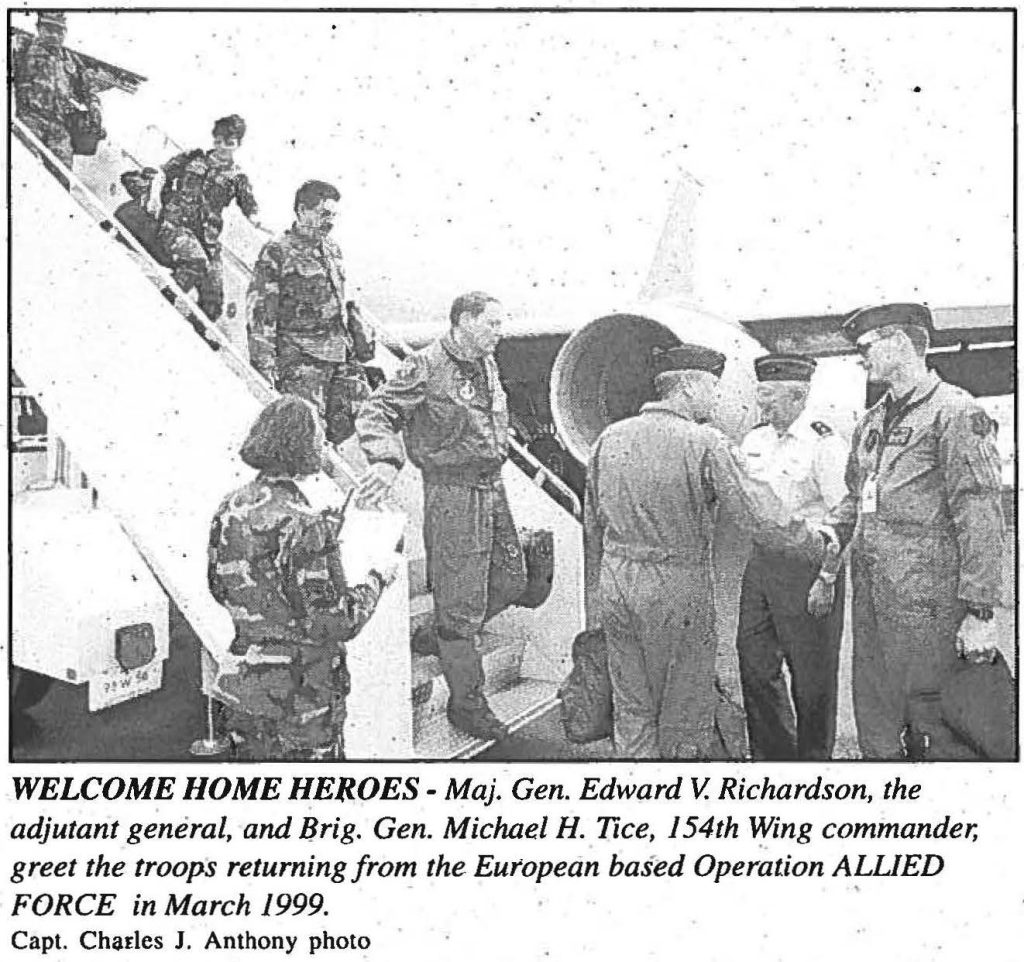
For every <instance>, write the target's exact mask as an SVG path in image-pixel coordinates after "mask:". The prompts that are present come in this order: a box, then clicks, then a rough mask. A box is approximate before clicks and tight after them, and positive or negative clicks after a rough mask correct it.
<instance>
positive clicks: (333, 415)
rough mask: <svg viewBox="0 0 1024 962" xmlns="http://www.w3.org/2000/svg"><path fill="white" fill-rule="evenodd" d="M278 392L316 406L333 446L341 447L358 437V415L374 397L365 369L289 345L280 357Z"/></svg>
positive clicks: (282, 350) (280, 353)
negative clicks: (372, 396) (321, 358)
mask: <svg viewBox="0 0 1024 962" xmlns="http://www.w3.org/2000/svg"><path fill="white" fill-rule="evenodd" d="M277 389H278V390H279V391H281V392H282V393H287V394H297V395H298V396H299V397H302V398H305V399H306V400H307V401H309V402H310V403H311V404H313V406H314V407H316V409H317V410H318V411H319V412H320V417H322V418H323V419H324V424H325V426H326V434H327V440H328V441H330V442H331V443H332V444H341V442H342V441H345V440H347V439H348V438H350V437H351V436H352V435H353V434H354V433H355V416H356V412H357V411H358V410H359V406H360V405H361V404H362V403H363V401H365V400H366V399H367V398H368V397H369V396H370V387H369V385H368V384H367V383H366V375H365V373H364V372H363V368H362V366H361V365H358V364H339V363H336V362H335V361H321V360H320V359H318V358H315V357H311V356H310V355H308V354H304V353H303V352H302V351H300V350H298V349H296V348H294V347H288V346H285V345H282V346H281V347H279V348H278V353H277Z"/></svg>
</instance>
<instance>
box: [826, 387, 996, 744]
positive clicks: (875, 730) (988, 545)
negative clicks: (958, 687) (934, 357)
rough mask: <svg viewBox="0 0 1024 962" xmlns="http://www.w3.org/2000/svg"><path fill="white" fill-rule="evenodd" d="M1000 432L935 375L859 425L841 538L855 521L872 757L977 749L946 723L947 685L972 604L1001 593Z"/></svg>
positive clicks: (864, 729)
mask: <svg viewBox="0 0 1024 962" xmlns="http://www.w3.org/2000/svg"><path fill="white" fill-rule="evenodd" d="M994 431H995V427H994V422H993V421H992V420H991V418H989V416H988V415H987V414H986V413H985V411H984V410H983V409H982V408H981V406H980V405H979V404H978V403H977V401H976V400H975V399H974V398H973V397H971V396H970V395H969V394H968V393H967V392H966V391H963V390H961V389H960V388H957V387H954V386H953V385H950V384H946V383H945V382H944V381H941V380H940V379H939V378H937V377H936V376H935V375H931V376H930V377H929V379H928V381H927V382H926V383H925V384H924V385H922V386H920V387H918V388H917V389H916V390H915V391H914V392H912V395H911V396H910V397H909V398H905V399H903V400H902V401H895V400H894V399H893V398H892V397H891V396H890V395H886V396H885V397H884V398H883V399H882V400H881V401H879V402H878V403H877V404H876V405H874V407H872V408H871V409H870V410H869V411H868V412H867V413H866V414H865V416H864V417H863V419H862V420H861V421H860V423H859V424H858V425H857V429H856V431H855V432H854V435H853V442H852V449H851V452H850V456H849V461H848V464H847V469H846V484H847V487H848V493H847V496H846V498H844V500H843V502H842V503H841V504H840V505H839V507H838V508H837V509H836V511H835V512H834V514H833V516H832V521H833V522H834V523H835V524H836V526H837V529H838V530H839V531H840V535H841V537H842V538H843V540H846V539H847V538H848V537H849V536H850V534H851V531H852V544H851V566H852V580H853V641H854V653H853V705H854V713H855V717H856V722H857V735H858V738H859V741H860V748H861V752H862V754H863V756H864V757H865V758H868V759H895V758H902V757H904V756H905V754H907V753H908V751H909V753H910V754H911V757H927V758H930V759H951V758H965V757H973V752H972V751H971V750H970V749H969V748H968V747H967V746H966V745H965V744H964V743H962V742H961V741H959V740H958V739H957V738H956V737H955V736H954V735H953V734H952V732H951V731H950V730H949V729H948V728H947V726H946V725H945V724H943V722H942V718H941V696H942V690H943V687H944V685H945V684H946V682H947V681H948V679H949V678H950V676H951V675H952V674H953V672H954V671H955V670H956V668H957V664H958V660H957V655H956V650H955V644H956V635H957V631H958V629H959V626H960V623H961V621H962V620H963V617H964V615H965V613H966V605H967V604H973V605H978V606H992V605H998V604H999V603H1000V600H1001V589H1002V585H1001V566H1002V552H1003V536H1004V531H1003V515H1002V507H1001V503H1000V494H1001V481H1000V462H999V454H998V452H997V450H996V446H995V440H994ZM854 525H856V529H855V530H852V529H853V526H854Z"/></svg>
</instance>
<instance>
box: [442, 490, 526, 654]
mask: <svg viewBox="0 0 1024 962" xmlns="http://www.w3.org/2000/svg"><path fill="white" fill-rule="evenodd" d="M423 541H424V546H425V548H426V555H427V578H428V579H429V582H430V585H431V589H432V591H433V595H434V626H435V628H436V629H437V633H438V635H439V636H440V638H441V639H442V640H445V639H455V638H463V639H472V638H474V637H475V636H476V635H477V634H478V633H479V631H480V629H481V628H482V627H483V625H484V623H485V622H486V621H488V620H489V619H490V618H493V617H494V616H495V615H496V614H498V613H499V612H501V611H504V610H505V608H507V607H508V606H509V605H510V604H512V603H513V602H514V601H515V600H516V599H517V598H519V597H520V595H522V593H523V591H525V590H526V568H525V564H524V560H523V552H522V548H521V546H520V543H519V534H518V532H517V531H516V526H515V523H514V521H513V520H512V512H511V511H510V510H509V506H508V500H507V498H506V496H505V486H504V484H503V483H502V481H501V479H500V478H492V479H484V480H480V481H476V482H474V481H471V480H462V479H444V480H441V479H432V478H430V477H429V476H428V477H425V478H424V485H423Z"/></svg>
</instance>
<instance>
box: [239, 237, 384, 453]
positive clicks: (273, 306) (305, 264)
mask: <svg viewBox="0 0 1024 962" xmlns="http://www.w3.org/2000/svg"><path fill="white" fill-rule="evenodd" d="M248 310H249V356H250V357H251V358H252V363H253V367H255V368H256V369H257V370H258V371H259V372H260V373H261V374H262V375H263V376H264V377H265V378H267V380H269V381H270V382H271V383H272V384H274V383H276V385H277V388H278V390H279V391H282V392H287V393H290V394H298V395H299V396H300V397H303V398H305V399H306V400H308V401H310V402H312V403H313V404H314V405H315V406H316V408H317V410H318V411H319V412H320V416H321V417H322V418H323V419H324V422H325V424H326V427H327V439H328V440H329V441H331V442H333V443H335V444H339V443H341V442H342V441H344V440H345V439H346V438H349V437H351V436H352V433H353V432H354V430H355V423H354V422H355V412H356V411H357V410H358V409H359V405H360V404H362V402H363V401H365V400H366V398H368V397H369V395H370V389H369V386H368V385H367V382H366V373H365V371H364V369H363V366H362V363H361V362H364V361H369V360H370V359H371V358H372V357H373V352H374V343H373V339H372V337H369V336H367V333H366V330H365V328H364V327H363V323H362V321H361V319H360V317H359V312H358V309H357V308H356V307H355V304H353V303H352V302H349V304H348V306H347V307H346V303H345V270H344V263H343V260H342V254H341V248H340V247H338V245H337V244H336V243H335V242H334V241H333V240H331V239H330V238H329V237H322V236H321V235H320V234H318V233H317V232H315V231H311V230H307V229H305V228H303V227H301V226H299V225H298V224H294V225H292V227H291V228H289V229H288V230H287V231H285V232H284V233H283V234H282V235H281V236H280V237H277V238H275V239H274V240H272V241H269V242H268V243H267V244H266V245H264V247H263V250H262V251H261V252H260V256H259V258H258V260H257V261H256V267H255V269H254V270H253V276H252V283H251V284H250V286H249V295H248Z"/></svg>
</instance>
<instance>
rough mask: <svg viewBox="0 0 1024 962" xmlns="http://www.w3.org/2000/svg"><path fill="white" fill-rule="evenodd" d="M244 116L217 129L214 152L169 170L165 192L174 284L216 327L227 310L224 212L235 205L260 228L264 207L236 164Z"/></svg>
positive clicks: (193, 153)
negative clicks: (194, 299) (195, 300)
mask: <svg viewBox="0 0 1024 962" xmlns="http://www.w3.org/2000/svg"><path fill="white" fill-rule="evenodd" d="M245 129H246V128H245V121H244V120H243V119H242V118H241V117H239V116H238V114H231V116H229V117H221V118H220V119H219V120H218V121H217V122H216V123H214V125H213V147H212V149H210V150H201V149H198V148H197V149H195V150H186V151H184V152H183V153H180V154H176V155H175V156H174V157H172V158H171V159H170V160H169V161H167V163H166V164H164V166H163V170H162V174H161V178H162V184H161V186H160V191H159V193H160V234H159V238H160V243H161V244H162V245H163V248H164V250H166V251H167V255H168V257H169V258H170V260H171V265H172V267H173V273H174V280H175V282H176V283H177V284H178V286H179V287H180V288H181V289H182V290H183V291H185V293H186V294H187V293H189V292H190V291H192V290H193V289H194V290H195V291H196V295H197V298H198V301H199V306H200V307H201V308H202V309H203V311H204V312H205V314H206V316H207V317H208V318H209V319H210V320H211V321H216V320H217V319H218V318H219V317H220V315H221V312H222V311H223V309H224V273H223V267H222V265H221V242H220V235H221V231H222V230H223V229H224V210H225V208H226V207H228V205H229V204H231V202H232V201H234V202H235V203H237V204H238V208H239V210H241V212H242V213H243V214H244V215H245V216H246V217H247V218H248V219H249V220H250V221H251V222H252V223H253V224H254V225H255V226H256V227H259V226H260V225H259V223H258V222H257V219H256V218H257V214H258V210H259V208H258V206H257V204H256V197H255V195H254V194H253V189H252V184H251V183H250V182H249V178H248V176H247V175H246V174H245V172H244V171H243V170H242V169H241V168H240V167H239V166H238V164H236V163H235V152H236V151H237V150H238V148H239V147H240V146H241V145H242V139H243V138H244V137H245Z"/></svg>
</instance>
